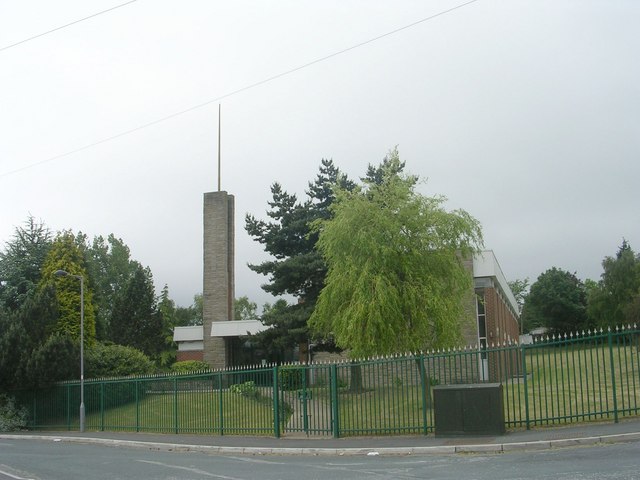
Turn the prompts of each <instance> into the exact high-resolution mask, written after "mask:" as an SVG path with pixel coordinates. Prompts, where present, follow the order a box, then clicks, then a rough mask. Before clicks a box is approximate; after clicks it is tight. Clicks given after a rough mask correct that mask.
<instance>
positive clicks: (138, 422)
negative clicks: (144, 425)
mask: <svg viewBox="0 0 640 480" xmlns="http://www.w3.org/2000/svg"><path fill="white" fill-rule="evenodd" d="M139 383H140V382H139V381H138V380H136V382H135V383H134V388H135V389H136V392H135V393H136V432H139V431H140V398H139V396H138V390H139V389H138V385H139Z"/></svg>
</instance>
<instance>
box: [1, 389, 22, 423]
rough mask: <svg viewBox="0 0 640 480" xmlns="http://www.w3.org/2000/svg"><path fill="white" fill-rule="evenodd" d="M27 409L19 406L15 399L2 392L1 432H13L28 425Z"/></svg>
mask: <svg viewBox="0 0 640 480" xmlns="http://www.w3.org/2000/svg"><path fill="white" fill-rule="evenodd" d="M27 417H28V413H27V409H26V408H24V407H18V406H17V405H16V402H15V400H14V399H13V398H12V397H9V396H7V395H5V394H0V432H11V431H13V430H21V429H23V428H26V427H27Z"/></svg>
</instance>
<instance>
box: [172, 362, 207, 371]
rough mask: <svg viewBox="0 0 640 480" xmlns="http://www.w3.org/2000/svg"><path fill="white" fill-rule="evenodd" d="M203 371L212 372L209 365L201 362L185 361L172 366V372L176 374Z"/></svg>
mask: <svg viewBox="0 0 640 480" xmlns="http://www.w3.org/2000/svg"><path fill="white" fill-rule="evenodd" d="M203 370H210V368H209V364H208V363H207V362H202V361H200V360H183V361H182V362H176V363H174V364H173V365H171V371H172V372H174V373H188V372H201V371H203Z"/></svg>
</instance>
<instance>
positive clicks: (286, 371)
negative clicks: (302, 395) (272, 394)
mask: <svg viewBox="0 0 640 480" xmlns="http://www.w3.org/2000/svg"><path fill="white" fill-rule="evenodd" d="M278 373H279V377H280V378H279V382H280V388H281V389H282V390H299V389H301V388H302V385H303V379H304V368H300V367H280V369H279V372H278Z"/></svg>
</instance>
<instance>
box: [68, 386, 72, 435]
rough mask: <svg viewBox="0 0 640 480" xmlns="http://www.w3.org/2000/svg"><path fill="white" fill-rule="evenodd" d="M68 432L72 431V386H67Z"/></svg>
mask: <svg viewBox="0 0 640 480" xmlns="http://www.w3.org/2000/svg"><path fill="white" fill-rule="evenodd" d="M67 430H71V384H69V383H68V384H67Z"/></svg>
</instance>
